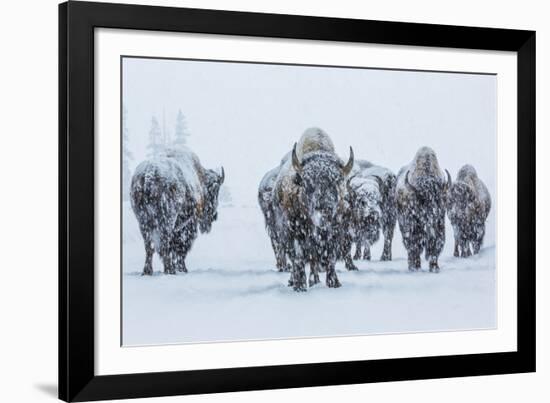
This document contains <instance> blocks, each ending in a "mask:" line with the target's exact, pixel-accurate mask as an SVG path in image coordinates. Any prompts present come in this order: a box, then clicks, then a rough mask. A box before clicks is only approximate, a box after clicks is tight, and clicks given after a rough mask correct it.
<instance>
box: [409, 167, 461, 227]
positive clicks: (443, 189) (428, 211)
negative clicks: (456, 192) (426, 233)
mask: <svg viewBox="0 0 550 403" xmlns="http://www.w3.org/2000/svg"><path fill="white" fill-rule="evenodd" d="M445 173H446V174H447V179H442V178H441V177H440V176H439V175H422V176H418V177H417V178H416V181H415V183H414V185H413V184H412V183H410V182H409V172H408V171H407V173H406V174H405V185H406V186H407V189H409V191H411V192H413V193H414V195H415V200H416V203H417V206H416V208H417V210H418V211H419V212H420V213H421V214H424V215H425V219H426V221H427V222H429V223H430V224H429V226H431V227H432V228H440V229H441V228H443V229H444V227H445V208H446V203H447V192H448V190H449V189H450V188H451V186H452V179H451V174H450V173H449V171H447V170H445Z"/></svg>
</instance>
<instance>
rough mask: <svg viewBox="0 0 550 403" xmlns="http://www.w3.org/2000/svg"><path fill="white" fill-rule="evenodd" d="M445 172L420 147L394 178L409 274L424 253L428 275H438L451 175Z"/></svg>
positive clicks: (431, 155)
mask: <svg viewBox="0 0 550 403" xmlns="http://www.w3.org/2000/svg"><path fill="white" fill-rule="evenodd" d="M445 172H446V176H445V175H444V174H443V172H442V171H441V169H440V168H439V163H438V161H437V157H436V154H435V152H434V151H433V150H432V149H431V148H428V147H423V148H421V149H419V150H418V152H417V153H416V155H415V157H414V159H413V160H412V162H411V163H410V164H409V165H407V166H405V167H403V168H401V170H400V171H399V174H398V176H397V185H396V204H397V217H398V222H399V228H400V230H401V235H402V237H403V243H404V245H405V248H406V249H407V254H408V265H409V270H418V269H420V266H421V265H420V255H421V254H422V252H423V251H425V256H426V260H428V262H429V268H430V271H432V272H433V271H435V272H438V271H439V265H438V258H439V255H440V253H441V251H442V249H443V246H444V245H445V207H446V206H445V203H446V197H447V191H448V189H449V188H450V186H451V185H452V181H451V175H450V174H449V172H448V171H447V170H445Z"/></svg>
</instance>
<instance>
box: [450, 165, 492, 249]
mask: <svg viewBox="0 0 550 403" xmlns="http://www.w3.org/2000/svg"><path fill="white" fill-rule="evenodd" d="M490 210H491V195H490V194H489V191H488V190H487V187H486V186H485V184H484V183H483V182H482V181H481V179H479V177H478V176H477V172H476V170H475V168H474V167H473V166H471V165H464V166H463V167H462V168H460V170H459V171H458V174H457V176H456V180H455V182H454V183H453V186H451V188H450V191H449V197H448V201H447V215H448V216H449V220H450V221H451V224H452V225H453V231H454V237H455V249H454V255H455V256H461V257H468V256H470V255H471V251H470V245H471V247H472V252H473V253H474V254H477V253H478V252H479V250H480V249H481V245H482V244H483V238H484V236H485V220H486V219H487V216H488V215H489V211H490Z"/></svg>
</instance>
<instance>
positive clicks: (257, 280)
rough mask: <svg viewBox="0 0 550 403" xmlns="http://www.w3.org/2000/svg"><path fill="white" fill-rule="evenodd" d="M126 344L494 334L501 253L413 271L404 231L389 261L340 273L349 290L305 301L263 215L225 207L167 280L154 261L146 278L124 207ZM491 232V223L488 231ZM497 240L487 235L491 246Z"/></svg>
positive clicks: (319, 292) (321, 289) (448, 248)
mask: <svg viewBox="0 0 550 403" xmlns="http://www.w3.org/2000/svg"><path fill="white" fill-rule="evenodd" d="M123 212H124V217H123V223H124V244H123V344H124V345H144V344H163V343H185V342H207V341H230V340H254V339H274V338H296V337H316V336H317V337H318V336H335V335H342V336H343V335H357V334H379V333H404V332H428V331H452V330H467V329H483V328H494V327H495V326H496V305H495V304H496V278H495V277H496V276H495V274H496V273H495V249H494V245H486V246H485V247H484V248H483V250H482V252H481V254H480V255H478V256H475V257H471V258H468V259H459V258H455V257H453V256H452V246H453V237H452V232H451V228H450V224H449V223H448V222H447V242H446V245H445V250H444V252H443V254H442V256H441V259H440V266H441V272H440V273H439V274H433V273H429V272H428V270H427V264H426V262H424V261H423V262H422V264H423V269H422V271H421V272H419V273H411V272H409V271H408V269H407V261H406V253H405V250H404V248H403V246H402V243H401V236H400V233H399V230H397V231H396V235H395V237H394V247H393V254H394V260H393V261H391V262H380V261H378V259H379V257H380V254H381V252H382V242H380V241H379V242H378V243H377V244H376V245H375V246H374V247H373V249H372V251H373V261H370V262H369V261H358V262H357V265H358V267H359V271H356V272H348V271H346V269H345V268H344V266H343V264H342V263H339V264H338V266H337V271H338V276H339V278H340V281H341V282H342V287H340V288H338V289H329V288H327V287H326V286H325V285H324V273H322V274H321V275H322V277H321V278H322V282H321V284H318V285H316V286H315V287H313V288H310V289H309V290H308V292H306V293H295V292H294V291H292V289H291V288H289V287H287V282H288V278H289V273H279V272H277V271H276V269H275V261H274V258H273V253H272V250H271V246H270V243H269V238H268V236H267V233H266V232H265V229H264V223H263V217H262V215H261V212H260V209H259V207H256V206H253V205H252V206H237V207H222V208H220V209H219V218H218V221H216V222H215V223H214V225H213V228H212V232H211V233H210V234H208V235H199V237H198V238H197V240H196V242H195V244H194V246H193V248H192V250H191V252H190V253H189V256H188V259H187V267H188V268H189V273H187V274H183V273H180V274H177V275H164V274H163V273H162V263H161V261H160V260H159V259H158V256H156V255H155V259H154V263H153V264H154V269H155V274H154V275H153V276H152V277H148V276H142V275H141V272H142V269H143V262H144V250H143V242H142V239H141V235H140V233H139V230H138V227H137V222H136V220H135V217H134V215H133V212H132V211H131V208H130V206H129V204H128V203H125V204H124V208H123ZM488 231H490V232H491V231H492V225H488ZM493 237H494V236H493V234H488V238H489V239H493Z"/></svg>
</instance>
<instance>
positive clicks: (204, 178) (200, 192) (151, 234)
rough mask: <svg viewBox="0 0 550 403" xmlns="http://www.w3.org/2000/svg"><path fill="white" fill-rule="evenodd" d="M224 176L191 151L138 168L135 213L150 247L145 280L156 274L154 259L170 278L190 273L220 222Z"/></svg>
mask: <svg viewBox="0 0 550 403" xmlns="http://www.w3.org/2000/svg"><path fill="white" fill-rule="evenodd" d="M224 177H225V175H224V172H223V168H222V170H221V174H218V173H216V172H215V171H213V170H210V169H205V168H203V167H202V165H201V164H200V161H199V159H198V157H197V156H196V155H195V154H194V153H192V152H191V151H189V150H187V149H180V150H177V151H176V150H171V151H168V152H167V153H166V155H165V156H164V157H162V158H158V159H153V160H148V161H144V162H142V163H141V164H139V165H138V167H137V168H136V171H135V173H134V176H133V177H132V183H131V187H130V198H131V204H132V209H133V211H134V214H135V215H136V218H137V221H138V223H139V228H140V231H141V235H142V236H143V242H144V245H145V266H144V268H143V274H147V275H151V274H153V265H152V260H153V253H154V252H157V253H158V254H159V255H160V257H161V259H162V262H163V265H164V272H165V273H168V274H175V273H176V271H181V272H187V268H186V266H185V257H186V256H187V253H188V252H189V250H190V249H191V246H192V244H193V241H194V239H195V238H196V237H197V228H198V229H199V230H200V231H201V232H202V233H207V232H209V231H210V229H211V227H212V223H213V222H214V221H215V220H216V219H217V215H218V213H217V207H218V192H219V190H220V186H221V184H222V183H223V181H224Z"/></svg>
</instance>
